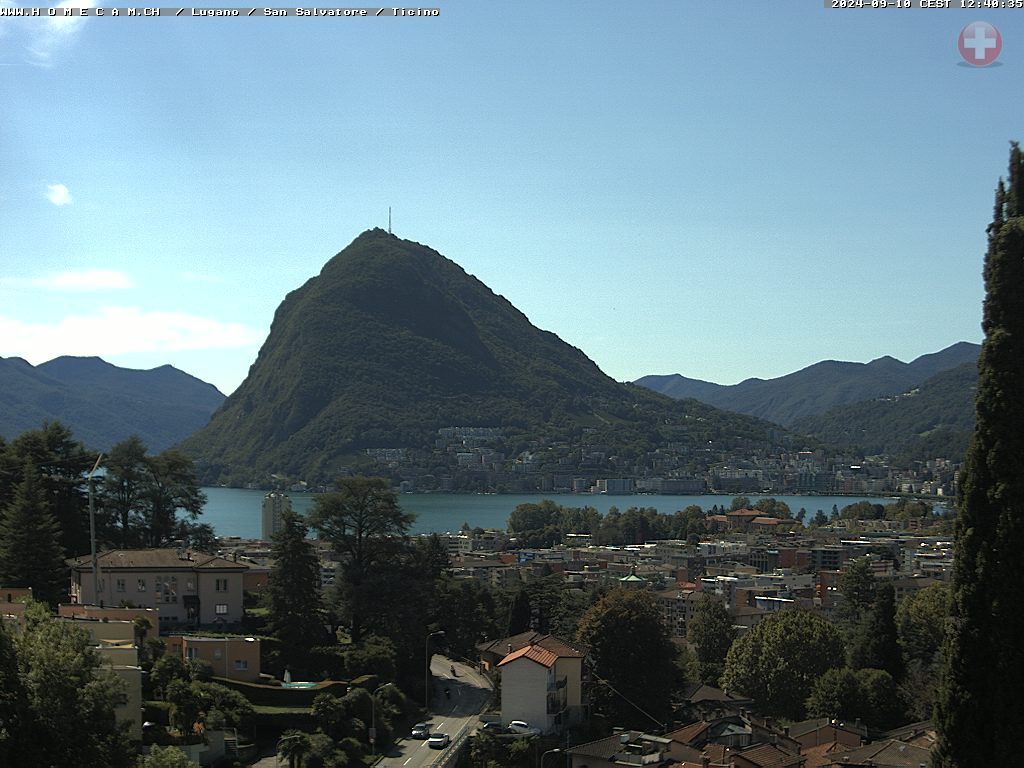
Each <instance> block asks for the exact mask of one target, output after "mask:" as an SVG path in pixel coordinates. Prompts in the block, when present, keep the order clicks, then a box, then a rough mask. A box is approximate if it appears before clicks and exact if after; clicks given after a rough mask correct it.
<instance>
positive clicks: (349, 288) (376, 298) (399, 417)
mask: <svg viewBox="0 0 1024 768" xmlns="http://www.w3.org/2000/svg"><path fill="white" fill-rule="evenodd" d="M456 426H458V427H462V426H472V427H489V428H500V429H501V430H503V433H502V434H503V436H504V437H503V439H504V440H505V442H506V445H505V446H504V447H503V448H502V449H500V450H501V452H502V453H503V454H505V455H504V458H502V459H494V460H493V461H496V462H504V463H505V465H506V466H507V465H508V464H509V463H511V461H512V460H513V459H515V458H516V457H517V456H519V455H522V454H524V453H528V452H529V451H530V450H536V449H537V448H538V447H539V446H545V445H554V444H559V445H562V446H565V451H566V452H571V451H573V450H575V451H576V454H575V455H576V456H577V460H581V459H580V458H579V457H580V456H581V453H580V452H581V451H582V450H583V445H584V442H586V444H587V445H590V446H594V448H593V451H594V453H596V454H600V455H601V456H604V457H609V456H614V455H618V456H620V457H621V456H636V455H642V453H643V452H644V451H646V450H654V448H653V446H655V445H660V444H662V441H663V442H664V444H669V443H672V444H675V445H677V446H692V447H693V448H694V450H696V449H697V448H701V449H702V450H707V446H708V443H709V441H712V443H713V444H714V445H715V446H717V445H719V444H728V443H732V444H736V443H737V442H739V441H743V440H749V441H753V442H756V444H758V445H762V444H763V443H764V441H765V439H766V435H767V434H768V432H769V431H770V430H771V425H768V424H766V423H764V422H761V421H758V420H756V419H751V418H750V417H747V416H740V415H737V414H726V413H723V412H721V411H718V410H716V409H714V408H712V407H709V406H707V405H704V404H702V403H697V402H696V401H692V400H690V401H685V402H673V401H672V400H671V399H669V398H665V397H663V396H660V395H657V394H654V393H652V392H650V391H649V390H647V389H644V388H641V387H634V386H632V385H627V384H621V383H619V382H616V381H614V380H613V379H611V378H610V377H608V376H606V375H605V374H604V373H602V372H601V370H600V369H599V368H598V367H597V365H596V364H595V363H594V362H593V361H592V360H590V359H589V358H588V357H587V356H586V355H585V354H583V352H581V351H580V350H578V349H576V348H575V347H572V346H570V345H569V344H566V343H565V342H564V341H562V340H561V339H560V338H558V336H556V335H555V334H553V333H550V332H547V331H543V330H540V329H538V328H536V327H535V326H533V325H532V324H531V323H530V321H529V320H528V319H527V317H526V316H525V315H523V313H522V312H520V311H519V310H518V309H516V308H515V307H514V306H512V304H510V303H509V302H508V301H507V300H506V299H505V298H503V297H501V296H498V295H496V294H494V293H493V292H492V291H491V290H490V289H489V288H488V287H487V286H486V285H484V284H483V283H482V282H480V281H479V280H477V279H476V278H474V277H472V276H471V275H468V274H466V272H465V271H464V270H463V269H462V268H461V267H460V266H458V265H457V264H456V263H454V262H453V261H451V260H449V259H447V258H445V257H444V256H442V255H441V254H439V253H437V252H436V251H434V250H432V249H430V248H428V247H426V246H424V245H421V244H419V243H414V242H411V241H408V240H401V239H399V238H397V237H395V236H393V235H391V234H389V233H388V232H385V231H383V230H380V229H374V230H370V231H367V232H364V233H363V234H361V235H360V236H359V237H357V238H356V239H355V240H354V241H353V242H352V243H351V244H350V245H349V246H347V247H346V248H345V249H344V250H342V251H341V252H340V253H338V254H337V255H335V256H334V257H333V258H331V259H330V260H329V261H328V262H327V263H326V265H325V266H324V267H323V269H322V270H321V272H320V274H319V275H318V276H317V277H313V278H311V279H310V280H308V281H307V282H306V283H305V284H304V285H302V286H301V287H300V288H298V289H296V290H294V291H292V292H291V293H289V294H288V295H287V296H286V297H285V298H284V300H283V301H282V302H281V305H280V306H279V307H278V309H277V311H276V313H275V315H274V320H273V323H272V325H271V329H270V334H269V335H268V337H267V339H266V341H265V342H264V344H263V346H262V348H261V349H260V351H259V354H258V356H257V359H256V362H255V363H253V365H252V367H251V368H250V370H249V374H248V376H247V377H246V379H245V381H244V382H242V384H241V385H240V386H239V387H238V388H237V389H236V390H235V392H234V393H232V394H231V396H230V397H229V398H228V399H227V400H226V401H225V403H224V405H223V406H222V407H221V408H220V410H218V412H217V413H216V414H215V415H214V417H213V419H212V420H211V421H210V423H209V425H207V426H206V427H205V428H203V429H202V430H201V431H200V432H198V433H197V434H196V435H194V436H193V437H191V438H190V439H189V440H187V441H186V442H185V443H184V444H183V447H184V448H185V449H186V450H188V451H189V452H191V453H192V454H193V455H194V456H196V458H197V466H199V467H200V468H201V471H203V473H204V479H206V480H207V481H208V482H229V483H232V484H238V483H241V482H248V481H256V482H263V481H265V479H266V478H267V477H269V475H270V474H271V473H283V474H286V475H288V476H290V477H294V478H299V479H305V480H314V479H319V480H321V481H324V482H330V481H333V480H334V479H335V477H336V476H337V474H338V473H339V472H340V471H342V470H343V469H344V468H348V467H351V466H352V465H353V464H354V463H357V462H358V461H359V459H360V457H361V456H362V457H363V458H365V455H366V451H367V450H374V449H392V448H394V449H401V450H406V451H408V452H409V457H410V459H409V460H410V461H411V460H413V459H415V458H416V457H421V458H422V461H423V462H427V467H426V468H425V469H424V473H425V474H430V475H432V476H434V475H437V474H439V473H441V472H445V473H447V472H450V471H451V470H450V469H449V468H448V467H450V464H449V465H443V461H444V460H447V459H449V458H450V459H453V458H454V454H452V455H451V456H450V457H446V456H445V455H443V454H442V455H438V454H437V453H433V452H434V451H435V450H436V449H437V446H436V443H437V441H438V430H439V429H442V428H445V427H456ZM602 460H604V459H602ZM608 461H609V463H610V460H608ZM623 461H624V462H625V459H623ZM630 466H631V465H630ZM434 467H437V469H436V470H433V471H432V468H434ZM520 469H526V467H525V466H523V467H520ZM370 471H378V470H376V469H371V470H370ZM501 471H504V470H501ZM565 471H570V470H565ZM623 471H626V470H623ZM611 476H615V475H611Z"/></svg>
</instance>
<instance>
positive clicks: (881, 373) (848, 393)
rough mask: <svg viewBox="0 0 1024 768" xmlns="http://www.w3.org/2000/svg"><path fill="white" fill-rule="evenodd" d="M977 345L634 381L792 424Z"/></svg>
mask: <svg viewBox="0 0 1024 768" xmlns="http://www.w3.org/2000/svg"><path fill="white" fill-rule="evenodd" d="M980 350H981V347H980V345H978V344H971V343H970V342H966V341H961V342H957V343H956V344H953V345H952V346H949V347H947V348H946V349H943V350H941V351H939V352H934V353H931V354H927V355H922V356H921V357H918V358H917V359H916V360H913V361H912V362H910V363H903V362H900V361H899V360H896V359H895V358H893V357H889V356H886V357H880V358H878V359H877V360H872V361H871V362H870V363H847V362H839V361H836V360H824V361H822V362H820V363H815V364H814V365H810V366H808V367H807V368H803V369H801V370H799V371H796V372H794V373H790V374H787V375H785V376H780V377H778V378H775V379H747V380H746V381H742V382H740V383H739V384H732V385H723V384H714V383H711V382H707V381H701V380H699V379H688V378H686V377H685V376H681V375H680V374H672V375H668V376H644V377H642V378H640V379H637V380H636V382H635V383H636V384H638V385H640V386H643V387H647V388H648V389H652V390H654V391H655V392H659V393H661V394H664V395H668V396H669V397H675V398H689V397H692V398H695V399H697V400H700V401H701V402H704V403H707V404H709V405H713V406H715V407H717V408H723V409H725V410H728V411H735V412H736V413H744V414H747V415H750V416H757V417H758V418H762V419H766V420H768V421H774V422H775V423H777V424H782V425H784V426H787V427H794V426H795V424H796V422H797V420H798V419H801V418H803V417H806V416H814V415H818V414H822V413H825V412H826V411H828V410H830V409H832V408H835V407H837V406H841V405H847V404H850V403H857V402H861V401H864V400H870V399H872V398H877V397H885V396H888V395H897V394H900V393H902V392H905V391H907V390H908V389H910V388H912V387H914V386H916V385H918V384H921V383H923V382H924V381H926V380H927V379H930V378H931V377H933V376H935V375H936V374H937V373H940V372H942V371H947V370H950V369H952V368H956V367H957V366H960V365H962V364H964V363H975V362H977V359H978V353H979V352H980Z"/></svg>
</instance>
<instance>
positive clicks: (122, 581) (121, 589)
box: [117, 579, 124, 592]
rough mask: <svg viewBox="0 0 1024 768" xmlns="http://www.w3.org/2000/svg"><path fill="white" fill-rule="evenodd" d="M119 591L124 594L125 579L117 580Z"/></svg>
mask: <svg viewBox="0 0 1024 768" xmlns="http://www.w3.org/2000/svg"><path fill="white" fill-rule="evenodd" d="M117 591H118V592H124V579H118V580H117Z"/></svg>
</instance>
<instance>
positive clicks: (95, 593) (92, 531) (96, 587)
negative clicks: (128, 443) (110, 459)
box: [89, 453, 103, 605]
mask: <svg viewBox="0 0 1024 768" xmlns="http://www.w3.org/2000/svg"><path fill="white" fill-rule="evenodd" d="M101 461H103V454H102V453H101V454H100V455H99V456H97V457H96V463H95V464H93V466H92V469H91V470H89V543H90V544H91V545H92V599H93V602H94V603H96V604H97V605H98V604H99V599H100V561H99V558H97V556H96V510H95V508H94V505H93V500H92V495H93V483H92V476H93V475H94V474H95V473H96V470H97V469H99V466H100V462H101Z"/></svg>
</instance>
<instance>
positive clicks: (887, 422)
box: [794, 363, 978, 463]
mask: <svg viewBox="0 0 1024 768" xmlns="http://www.w3.org/2000/svg"><path fill="white" fill-rule="evenodd" d="M977 386H978V367H977V365H976V364H975V363H964V364H962V365H958V366H957V367H956V368H952V369H950V370H948V371H942V372H941V373H938V374H936V375H935V376H932V377H931V378H930V379H928V380H927V381H925V382H924V383H922V384H921V385H920V386H919V387H915V388H914V389H912V390H910V391H907V392H904V393H901V394H899V395H893V396H889V397H882V398H877V399H874V400H867V401H864V402H860V403H851V404H849V405H842V406H839V407H838V408H833V409H831V410H829V411H827V412H826V413H823V414H819V415H817V416H805V417H803V418H801V419H798V420H797V421H796V423H795V425H794V426H795V428H796V429H797V431H799V432H801V433H803V434H806V435H811V436H813V437H816V438H818V439H820V440H821V441H822V442H825V443H828V444H830V445H838V446H851V447H855V448H859V449H860V450H862V451H864V453H866V454H867V455H876V454H885V455H888V456H890V457H895V458H896V459H897V460H898V461H899V462H901V463H906V462H908V461H913V460H918V461H923V460H927V459H931V458H935V457H943V458H947V459H951V460H953V461H962V460H963V458H964V455H965V453H966V451H967V445H968V443H969V441H970V437H971V432H972V431H973V429H974V419H975V412H974V396H975V391H976V389H977Z"/></svg>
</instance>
